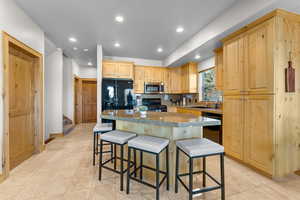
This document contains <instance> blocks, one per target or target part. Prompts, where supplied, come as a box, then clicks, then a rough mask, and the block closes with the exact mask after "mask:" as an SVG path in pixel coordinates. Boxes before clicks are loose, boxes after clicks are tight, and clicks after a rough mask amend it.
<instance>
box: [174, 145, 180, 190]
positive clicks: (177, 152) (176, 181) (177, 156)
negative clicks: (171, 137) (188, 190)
mask: <svg viewBox="0 0 300 200" xmlns="http://www.w3.org/2000/svg"><path fill="white" fill-rule="evenodd" d="M175 167H176V169H175V170H176V171H175V193H178V178H177V176H178V174H179V173H178V172H179V148H178V147H176V166H175Z"/></svg>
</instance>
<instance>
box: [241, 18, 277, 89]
mask: <svg viewBox="0 0 300 200" xmlns="http://www.w3.org/2000/svg"><path fill="white" fill-rule="evenodd" d="M274 27H275V26H274V19H271V20H269V21H267V22H265V23H263V24H261V25H259V26H257V27H255V28H253V29H252V30H250V31H248V32H247V33H246V34H245V47H244V49H245V67H246V72H245V81H246V82H245V89H246V92H248V93H250V94H272V93H273V91H274V84H273V82H274V70H273V43H274V42H273V40H274V31H275V29H274Z"/></svg>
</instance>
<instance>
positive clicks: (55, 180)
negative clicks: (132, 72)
mask: <svg viewBox="0 0 300 200" xmlns="http://www.w3.org/2000/svg"><path fill="white" fill-rule="evenodd" d="M92 127H93V125H92V124H83V125H80V126H77V127H76V128H75V129H74V130H73V131H72V132H71V133H70V134H69V135H67V136H66V137H64V138H59V139H56V140H54V141H52V142H50V143H49V144H48V145H47V148H46V150H45V151H44V152H43V153H41V154H39V155H35V156H33V157H32V158H30V159H29V160H27V161H25V162H24V163H22V164H21V165H20V166H18V167H17V168H15V169H14V170H13V171H12V172H11V175H10V177H9V178H8V179H7V180H6V181H5V182H3V183H2V184H0V199H1V200H7V199H9V200H28V199H32V200H46V199H53V200H60V199H62V200H63V199H64V200H65V199H68V200H76V199H78V200H85V199H92V200H130V199H132V200H150V199H154V198H155V191H154V190H153V189H151V188H148V187H146V186H144V185H140V184H138V183H134V182H132V188H131V194H130V195H126V194H125V192H120V191H119V176H117V175H115V174H113V173H112V172H109V171H107V170H105V169H104V174H103V180H102V181H101V182H99V181H98V180H97V172H98V170H97V167H93V166H92ZM207 164H208V167H207V168H208V170H209V172H210V173H212V174H213V175H215V176H217V177H218V176H219V169H218V166H219V164H218V160H216V159H215V158H212V159H208V162H207ZM225 173H226V196H227V198H226V199H228V200H277V199H278V200H292V199H293V200H300V177H299V176H296V175H291V176H289V177H287V178H286V179H285V180H283V181H281V182H275V181H273V180H270V179H268V178H265V177H263V176H261V175H259V174H257V173H255V172H254V171H252V170H250V169H248V168H247V167H244V166H242V165H240V164H238V163H237V162H235V161H233V160H230V159H227V158H226V159H225ZM200 180H201V179H200V177H199V179H196V180H195V184H198V185H200V184H201V181H200ZM161 199H162V200H174V199H178V200H179V199H183V200H184V199H188V198H187V192H186V191H185V190H184V189H183V188H182V187H181V188H180V191H179V194H174V192H173V191H169V192H166V191H165V185H163V186H162V188H161ZM194 199H207V200H208V199H211V200H212V199H220V192H219V191H214V192H209V193H206V194H205V195H203V196H198V197H195V198H194Z"/></svg>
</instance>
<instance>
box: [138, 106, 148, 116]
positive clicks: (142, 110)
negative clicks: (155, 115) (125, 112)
mask: <svg viewBox="0 0 300 200" xmlns="http://www.w3.org/2000/svg"><path fill="white" fill-rule="evenodd" d="M147 110H148V107H147V106H139V111H140V113H141V117H146V115H147Z"/></svg>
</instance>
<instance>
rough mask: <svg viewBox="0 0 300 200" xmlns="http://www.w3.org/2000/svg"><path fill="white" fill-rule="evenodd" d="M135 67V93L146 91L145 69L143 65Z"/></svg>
mask: <svg viewBox="0 0 300 200" xmlns="http://www.w3.org/2000/svg"><path fill="white" fill-rule="evenodd" d="M134 69H135V70H134V91H135V93H144V86H145V69H144V67H142V66H135V68H134Z"/></svg>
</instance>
